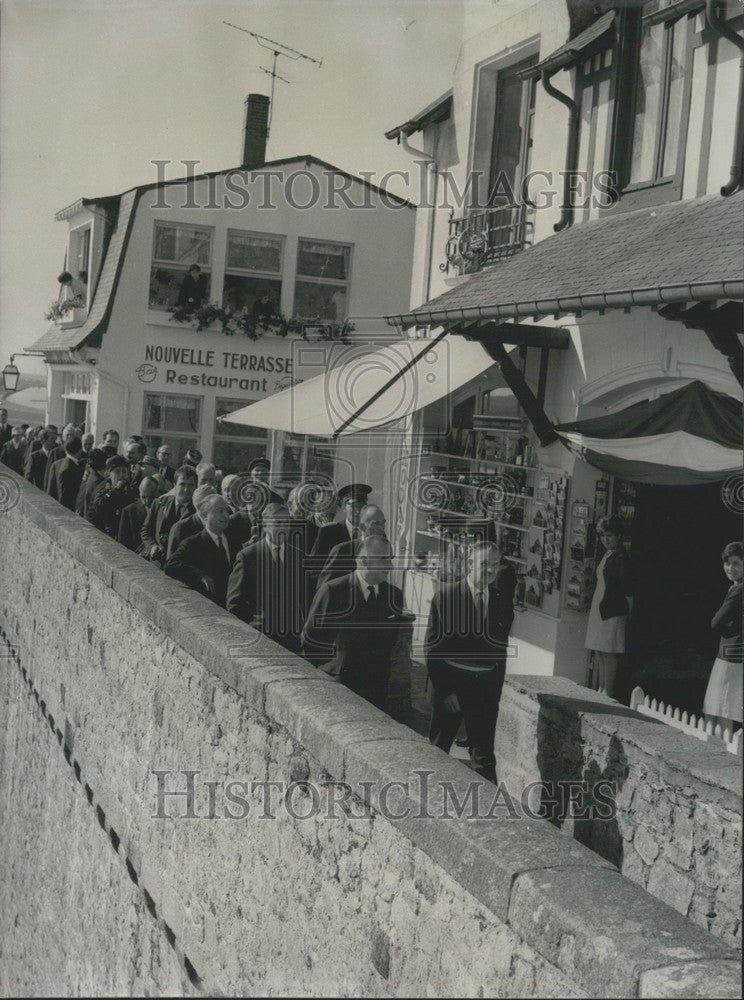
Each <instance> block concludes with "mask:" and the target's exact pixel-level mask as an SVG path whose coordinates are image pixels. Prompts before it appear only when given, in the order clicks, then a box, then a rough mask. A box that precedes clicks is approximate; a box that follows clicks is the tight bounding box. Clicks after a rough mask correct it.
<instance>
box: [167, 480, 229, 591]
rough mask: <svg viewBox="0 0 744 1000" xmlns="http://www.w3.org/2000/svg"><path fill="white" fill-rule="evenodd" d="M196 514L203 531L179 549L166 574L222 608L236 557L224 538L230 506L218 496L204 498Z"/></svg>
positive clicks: (226, 538) (211, 495) (205, 496)
mask: <svg viewBox="0 0 744 1000" xmlns="http://www.w3.org/2000/svg"><path fill="white" fill-rule="evenodd" d="M197 513H198V514H199V518H200V520H201V522H202V524H203V525H204V527H203V528H202V530H201V531H200V532H199V533H198V534H196V535H191V536H190V537H189V538H186V539H185V540H184V541H183V542H182V543H181V544H180V545H179V546H178V548H177V549H176V551H175V552H174V553H173V555H172V556H171V557H170V559H168V561H167V562H166V564H165V572H166V573H167V575H168V576H172V577H173V578H174V579H175V580H180V581H181V583H185V584H186V585H187V586H189V587H191V588H192V589H193V590H198V591H199V593H201V594H203V595H204V596H205V597H208V598H209V599H210V600H212V601H214V602H215V604H219V606H220V607H221V608H224V607H225V603H226V599H227V584H228V580H229V579H230V572H231V570H232V564H233V561H234V559H235V557H236V555H237V553H238V549H237V547H236V546H235V545H234V543H233V545H231V544H230V539H229V538H228V535H227V527H228V525H229V523H230V505H229V504H228V502H227V500H225V498H224V497H221V496H220V495H219V494H218V493H211V494H206V495H204V496H202V498H201V499H200V500H199V501H198V507H197Z"/></svg>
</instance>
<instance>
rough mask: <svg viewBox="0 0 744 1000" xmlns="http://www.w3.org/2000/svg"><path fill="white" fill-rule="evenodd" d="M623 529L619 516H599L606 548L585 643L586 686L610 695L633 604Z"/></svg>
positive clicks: (599, 525)
mask: <svg viewBox="0 0 744 1000" xmlns="http://www.w3.org/2000/svg"><path fill="white" fill-rule="evenodd" d="M622 533H623V522H622V521H621V520H620V518H619V517H615V516H614V515H613V516H611V517H602V518H600V519H599V521H598V523H597V534H598V535H599V539H600V541H601V542H602V545H603V546H604V548H605V550H606V551H605V554H604V556H603V557H602V559H601V561H600V563H599V565H598V566H597V585H596V587H595V590H594V596H593V597H592V605H591V608H590V609H589V621H588V623H587V627H586V641H585V643H584V645H585V646H586V648H587V649H589V650H591V652H592V660H593V669H592V670H591V672H590V681H589V687H591V688H593V689H594V690H595V691H601V692H602V693H603V694H606V695H608V696H609V697H610V698H612V697H614V694H615V678H616V676H617V668H618V665H619V662H620V656H621V655H622V654H623V653H624V652H625V624H626V622H627V620H628V616H629V615H630V612H631V609H632V605H633V598H632V597H631V588H630V568H629V564H628V556H627V553H626V551H625V546H624V545H623V542H622Z"/></svg>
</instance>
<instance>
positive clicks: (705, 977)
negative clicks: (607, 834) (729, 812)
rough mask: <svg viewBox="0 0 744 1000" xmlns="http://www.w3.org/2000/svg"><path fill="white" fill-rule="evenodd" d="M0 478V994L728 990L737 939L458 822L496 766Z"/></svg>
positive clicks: (586, 864) (548, 835)
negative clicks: (459, 808) (441, 744)
mask: <svg viewBox="0 0 744 1000" xmlns="http://www.w3.org/2000/svg"><path fill="white" fill-rule="evenodd" d="M3 477H4V483H3V485H4V488H5V487H7V488H5V492H4V494H3V497H4V508H3V511H2V513H0V566H2V578H3V585H2V587H0V626H2V629H3V632H2V638H3V641H4V644H5V649H6V650H7V655H5V656H4V658H3V659H2V661H1V666H0V669H1V673H0V677H1V678H2V682H1V685H0V687H1V695H0V733H1V734H2V735H1V736H0V748H1V751H0V810H1V811H0V816H1V817H2V828H3V835H4V836H3V851H2V852H1V853H0V993H2V994H4V995H19V994H23V993H28V994H48V993H52V992H56V993H61V994H63V995H75V994H81V993H94V992H98V993H103V994H128V993H142V994H148V995H163V994H167V995H191V994H194V993H200V992H205V993H207V994H209V995H214V994H216V993H224V994H240V995H245V994H255V993H259V994H268V995H288V994H301V995H314V996H325V995H364V996H402V995H420V994H422V993H426V994H428V995H433V996H453V995H459V996H483V995H500V996H556V997H557V996H562V997H568V996H642V997H645V996H665V997H666V996H668V997H676V996H688V997H689V996H709V995H717V996H726V997H729V996H739V995H740V987H739V976H738V955H737V953H736V951H735V950H734V949H732V948H730V947H729V946H728V945H726V944H725V943H724V942H722V941H720V940H718V939H716V938H714V937H712V936H711V935H710V934H708V933H706V932H705V931H703V930H701V929H700V928H698V927H696V926H694V925H693V924H692V923H691V922H690V921H688V920H685V919H684V918H683V917H682V916H681V915H680V914H678V913H676V912H675V911H674V910H673V909H671V908H670V907H668V906H666V905H665V904H663V903H661V902H659V901H658V900H656V899H654V898H653V897H652V896H650V895H649V894H647V893H646V892H644V891H643V890H642V889H640V888H639V887H638V886H636V885H634V884H633V883H632V882H631V881H629V880H628V879H625V878H623V877H622V875H620V874H619V872H618V871H617V870H616V869H615V867H614V866H613V865H612V864H611V863H610V862H608V861H606V860H605V859H603V858H601V857H599V856H598V855H597V854H596V853H593V852H592V851H589V850H588V849H587V848H586V847H584V846H583V845H581V844H579V843H577V842H575V841H574V840H572V839H571V838H568V837H565V836H563V835H562V834H561V833H560V832H559V831H558V830H556V829H555V828H553V827H552V826H551V825H550V824H548V823H546V822H544V821H542V820H531V819H528V818H521V819H519V820H514V819H510V818H509V815H508V814H505V813H504V810H498V809H494V808H491V809H490V812H491V813H492V815H491V816H490V817H484V816H483V815H482V810H479V811H480V813H481V815H480V818H471V817H470V816H469V815H468V814H467V812H466V813H465V814H463V815H460V816H459V818H458V817H457V815H456V810H455V813H453V812H452V810H451V808H450V807H451V805H452V796H453V795H456V796H457V797H459V799H460V801H461V802H466V801H468V800H467V796H468V795H470V796H471V799H470V801H471V802H472V801H473V799H472V797H473V796H474V795H475V794H476V793H478V794H479V795H480V796H481V802H484V801H485V803H486V805H487V806H488V805H489V803H490V800H489V799H488V796H491V797H492V796H493V794H494V791H495V790H494V788H493V786H490V785H487V784H486V783H484V782H482V781H480V780H478V779H474V776H473V773H472V772H471V771H470V770H469V769H467V768H465V767H464V765H462V764H459V763H458V762H456V761H453V760H451V759H450V758H448V757H446V756H445V755H444V754H442V753H440V752H439V751H437V750H435V749H433V748H431V747H430V746H429V745H428V743H426V742H425V741H424V740H422V739H421V738H420V737H418V736H417V735H416V734H415V733H413V732H412V731H411V730H409V729H407V728H405V727H403V726H400V725H398V724H397V723H395V722H393V721H392V720H390V719H389V718H387V717H386V716H385V715H383V714H382V713H380V712H378V711H377V710H376V709H374V708H373V707H372V706H370V705H369V704H367V703H366V702H364V701H362V700H360V699H359V698H357V697H356V696H355V695H353V694H352V693H351V692H349V691H348V690H346V689H344V688H342V687H339V686H337V685H333V684H331V683H329V682H328V681H327V680H326V679H325V678H324V676H322V675H321V674H319V673H318V672H316V671H314V670H313V669H312V668H310V667H309V666H308V665H307V664H306V663H305V662H304V661H302V660H300V659H299V658H296V657H293V656H291V655H289V654H286V653H284V652H283V651H282V650H279V649H278V648H277V647H276V646H274V645H273V644H272V643H270V642H268V641H267V640H266V639H264V638H263V637H260V636H258V635H257V634H256V633H255V632H254V631H253V630H252V629H250V628H248V627H247V626H244V625H243V624H242V623H240V622H238V621H236V620H235V619H234V618H232V617H230V616H229V615H227V614H226V613H224V612H222V611H220V610H219V609H215V607H214V606H213V605H211V604H210V603H208V602H206V601H205V600H204V599H202V598H201V597H199V596H198V595H196V594H193V593H190V592H188V591H186V590H185V589H184V588H183V587H181V586H180V585H179V584H177V583H175V582H174V581H172V580H169V579H166V578H164V577H163V576H162V574H160V573H159V572H158V571H157V570H155V569H153V568H152V567H150V566H148V565H146V564H144V563H143V562H142V561H141V560H139V559H137V558H136V557H134V556H133V555H132V554H131V553H129V552H128V551H126V550H123V549H121V548H120V547H119V546H118V545H117V544H116V543H114V542H112V541H110V540H108V539H106V538H104V537H103V536H101V535H100V534H99V533H97V532H96V531H95V529H93V528H92V527H91V526H90V525H87V524H85V523H83V522H81V520H80V519H79V518H76V517H75V516H74V515H72V514H69V513H68V512H67V511H64V510H63V509H62V508H60V507H59V506H58V505H57V504H56V503H54V501H52V500H50V499H48V498H46V497H44V496H43V495H42V494H40V493H39V492H38V491H37V490H35V489H34V488H33V487H31V486H29V485H28V484H25V483H22V482H20V481H19V480H16V478H15V477H13V476H12V474H6V473H5V472H3ZM156 771H157V772H160V779H158V776H157V775H155V774H154V773H153V772H156ZM184 772H186V773H184ZM422 775H423V776H424V779H423V784H422ZM230 779H234V780H242V781H245V782H247V783H248V784H247V786H246V787H245V789H244V793H245V794H244V803H245V805H244V806H241V807H240V808H239V807H238V806H237V805H234V804H231V803H230V802H229V801H228V800H227V799H226V797H225V791H226V790H225V784H226V782H227V781H229V780H230ZM158 780H161V782H163V785H162V786H161V787H162V788H164V789H165V790H168V791H173V790H179V789H181V790H183V789H184V788H185V787H186V786H187V784H188V782H189V781H190V780H191V781H193V783H194V789H195V798H194V802H193V803H191V805H192V806H193V809H192V810H191V814H192V817H193V818H187V815H188V813H189V803H188V802H186V801H185V799H184V798H183V797H182V798H167V799H164V800H163V801H162V802H161V803H160V805H161V806H162V808H160V807H159V805H158V797H157V791H158ZM269 781H271V782H277V783H278V785H279V786H280V788H279V793H278V795H277V796H276V797H275V798H274V799H271V796H270V793H269V798H268V799H267V788H268V787H269V786H267V785H266V782H269ZM343 782H345V783H347V785H346V786H344V785H343V784H339V783H343ZM362 782H366V784H364V785H363V784H362ZM391 782H398V783H399V784H398V785H395V786H391V784H390V783H391ZM251 783H253V784H251ZM288 783H290V784H291V788H289V793H291V794H288V797H287V799H286V800H285V799H284V798H283V797H282V794H281V793H282V791H283V790H284V789H286V788H287V787H288ZM324 783H330V784H325V785H324ZM447 783H449V784H447ZM391 787H392V794H389V793H390V789H391ZM210 789H211V790H212V796H213V800H212V805H211V806H210ZM339 791H340V792H342V793H344V794H345V795H346V797H345V798H344V799H343V801H344V806H342V807H341V808H337V806H338V797H337V794H336V793H337V792H339ZM347 792H348V794H346V793H347ZM322 793H328V794H329V795H331V799H332V801H331V802H327V801H325V800H324V802H323V804H322V806H321V807H320V808H317V809H316V808H315V801H316V798H317V799H318V800H320V798H321V794H322ZM342 798H343V796H342ZM333 802H336V805H334V804H333ZM246 807H247V808H246ZM229 812H232V814H233V815H235V816H239V817H241V818H235V819H231V818H229ZM447 813H449V818H446V814H447ZM301 816H308V817H309V818H307V819H303V818H300V817H301ZM430 816H444V817H445V818H439V819H431V818H428V817H430Z"/></svg>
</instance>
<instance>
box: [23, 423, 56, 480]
mask: <svg viewBox="0 0 744 1000" xmlns="http://www.w3.org/2000/svg"><path fill="white" fill-rule="evenodd" d="M56 443H57V429H56V427H52V426H47V427H45V428H44V430H43V431H42V432H41V448H39V449H38V450H37V451H32V452H31V454H30V455H28V456H27V459H26V470H25V474H26V479H28V481H29V482H30V483H33V484H34V486H36V487H38V489H40V490H43V489H44V478H45V476H46V470H47V464H48V462H49V457H50V456H51V454H52V452H53V451H54V447H55V444H56Z"/></svg>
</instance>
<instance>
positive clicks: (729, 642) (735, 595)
mask: <svg viewBox="0 0 744 1000" xmlns="http://www.w3.org/2000/svg"><path fill="white" fill-rule="evenodd" d="M743 553H744V546H742V543H741V542H729V544H728V545H727V546H726V548H725V549H724V550H723V552H722V553H721V557H722V559H723V572H724V573H725V574H726V576H727V577H728V578H729V580H730V581H731V586H730V587H729V589H728V591H727V593H726V596H725V597H724V599H723V604H722V605H721V607H720V608H719V609H718V611H717V612H716V613H715V615H713V620H712V621H711V623H710V627H711V628H712V629H713V631H714V632H715V634H716V635H717V636H718V637H719V642H718V656H717V657H716V660H715V662H714V664H713V669H712V670H711V672H710V680H709V681H708V689H707V691H706V692H705V701H704V702H703V712H704V714H705V718H706V721H708V720H710V721H711V722H713V724H714V725H716V724H718V723H720V726H721V729H722V730H724V729H728V730H729V731H730V732H732V733H733V731H734V728H737V729H740V728H741V724H742V683H741V675H742V663H743V662H744V655H743V653H744V647H742V641H741V632H742V616H744V600H743V599H742V576H743V575H744V560H743V559H742V555H743ZM737 723H738V725H736V724H737Z"/></svg>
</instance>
